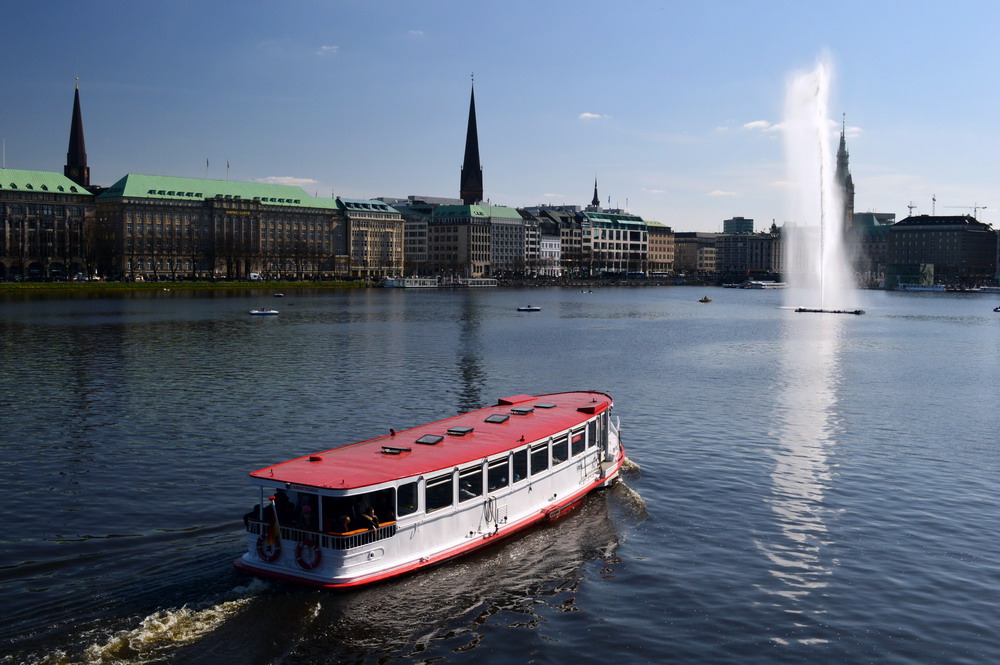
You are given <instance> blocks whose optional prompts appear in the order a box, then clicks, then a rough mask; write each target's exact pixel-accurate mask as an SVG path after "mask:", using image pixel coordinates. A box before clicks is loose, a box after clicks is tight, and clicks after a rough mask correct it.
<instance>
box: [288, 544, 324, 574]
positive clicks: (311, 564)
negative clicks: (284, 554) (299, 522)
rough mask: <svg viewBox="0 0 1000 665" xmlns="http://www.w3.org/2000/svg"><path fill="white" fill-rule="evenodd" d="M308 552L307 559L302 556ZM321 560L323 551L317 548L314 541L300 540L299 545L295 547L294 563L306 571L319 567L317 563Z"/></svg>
mask: <svg viewBox="0 0 1000 665" xmlns="http://www.w3.org/2000/svg"><path fill="white" fill-rule="evenodd" d="M306 552H308V557H309V558H308V559H307V558H306V557H305V556H303V554H304V553H306ZM322 560H323V550H321V549H320V548H319V545H317V544H316V542H315V541H313V540H311V539H309V538H306V539H305V540H300V541H299V544H298V545H297V546H296V547H295V563H297V564H299V565H300V566H301V567H303V568H305V569H306V570H312V569H313V568H315V567H316V566H318V565H319V562H320V561H322Z"/></svg>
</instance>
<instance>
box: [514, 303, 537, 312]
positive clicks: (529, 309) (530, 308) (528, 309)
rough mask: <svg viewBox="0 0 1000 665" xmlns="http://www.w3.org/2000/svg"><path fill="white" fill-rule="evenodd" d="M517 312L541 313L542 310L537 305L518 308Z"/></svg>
mask: <svg viewBox="0 0 1000 665" xmlns="http://www.w3.org/2000/svg"><path fill="white" fill-rule="evenodd" d="M517 311H519V312H540V311H542V308H541V307H539V306H538V305H524V306H523V307H518V308H517Z"/></svg>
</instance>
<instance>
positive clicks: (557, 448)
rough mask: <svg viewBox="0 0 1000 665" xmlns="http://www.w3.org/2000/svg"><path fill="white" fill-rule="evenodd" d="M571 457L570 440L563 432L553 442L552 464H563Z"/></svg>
mask: <svg viewBox="0 0 1000 665" xmlns="http://www.w3.org/2000/svg"><path fill="white" fill-rule="evenodd" d="M567 459H569V440H568V439H567V438H566V435H565V434H563V435H562V436H560V437H559V438H557V439H556V440H555V441H553V442H552V466H555V465H556V464H562V463H563V462H565V461H566V460H567Z"/></svg>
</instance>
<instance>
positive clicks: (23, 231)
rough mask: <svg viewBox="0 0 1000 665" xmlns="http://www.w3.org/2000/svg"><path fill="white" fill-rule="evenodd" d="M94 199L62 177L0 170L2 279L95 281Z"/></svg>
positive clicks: (0, 276) (40, 172) (0, 266)
mask: <svg viewBox="0 0 1000 665" xmlns="http://www.w3.org/2000/svg"><path fill="white" fill-rule="evenodd" d="M93 220H94V197H93V195H92V194H91V193H90V192H89V191H88V190H87V189H85V188H84V187H83V186H82V185H80V184H78V183H76V182H74V181H73V180H70V179H69V178H67V177H66V176H64V175H61V174H59V173H51V172H48V171H25V170H20V169H0V280H17V281H22V280H49V279H73V278H75V277H77V276H81V277H82V276H90V275H93V274H94V270H95V268H96V265H95V264H96V257H95V256H94V255H93V253H92V251H91V250H90V248H91V246H92V242H91V240H92V239H91V238H89V237H88V235H89V234H90V233H91V232H92V230H93V229H92V227H93V224H92V223H93Z"/></svg>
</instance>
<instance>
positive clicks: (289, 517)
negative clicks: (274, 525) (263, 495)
mask: <svg viewBox="0 0 1000 665" xmlns="http://www.w3.org/2000/svg"><path fill="white" fill-rule="evenodd" d="M271 503H272V505H274V509H275V510H276V511H277V513H278V522H279V523H281V524H294V523H295V505H294V504H293V503H292V502H291V501H290V500H289V499H288V495H287V494H285V490H278V491H277V492H275V493H274V498H273V499H272V501H271ZM269 507H270V506H269Z"/></svg>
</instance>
